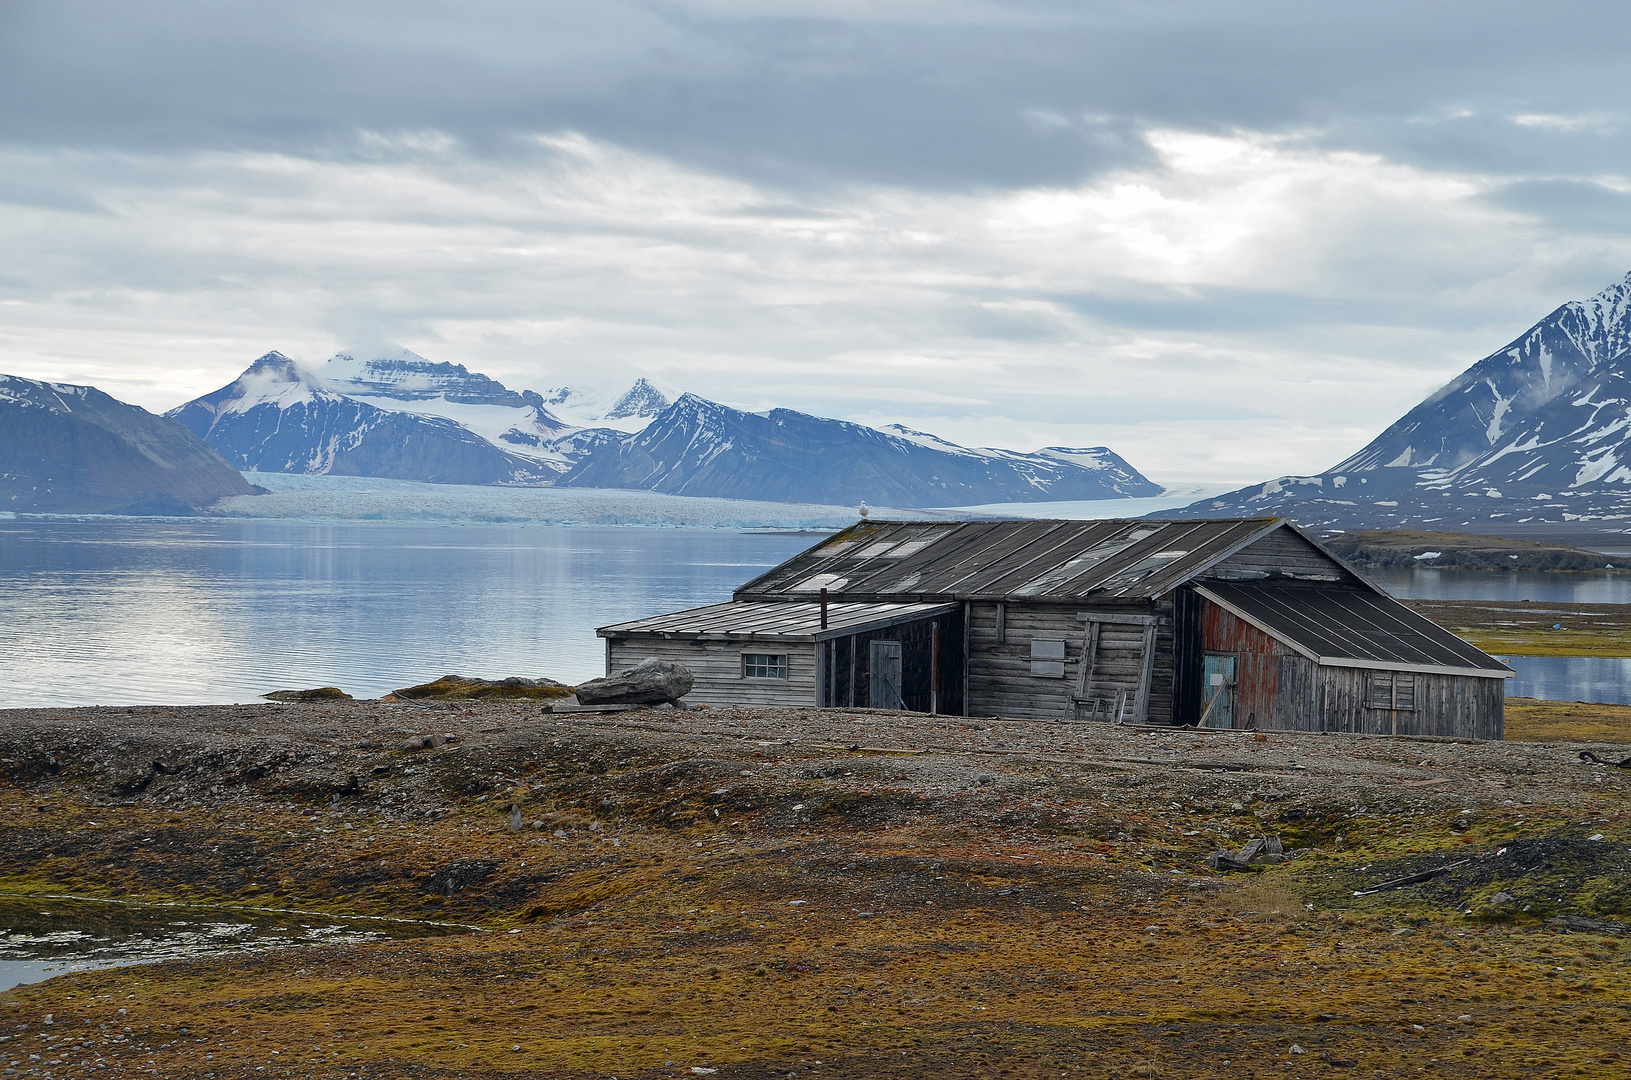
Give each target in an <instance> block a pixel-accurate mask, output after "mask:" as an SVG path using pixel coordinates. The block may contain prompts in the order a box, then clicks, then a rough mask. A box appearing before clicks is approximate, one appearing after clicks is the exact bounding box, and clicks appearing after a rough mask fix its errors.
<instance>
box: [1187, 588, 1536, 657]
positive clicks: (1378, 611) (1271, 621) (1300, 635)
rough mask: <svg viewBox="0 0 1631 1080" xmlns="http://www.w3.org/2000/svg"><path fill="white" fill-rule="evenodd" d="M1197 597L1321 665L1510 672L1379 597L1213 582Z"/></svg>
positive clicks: (1389, 599) (1334, 590) (1357, 592)
mask: <svg viewBox="0 0 1631 1080" xmlns="http://www.w3.org/2000/svg"><path fill="white" fill-rule="evenodd" d="M1198 591H1199V592H1200V593H1201V594H1202V595H1203V596H1206V597H1207V598H1208V599H1212V600H1215V601H1217V602H1218V603H1220V604H1222V605H1223V606H1224V607H1225V608H1228V609H1230V610H1233V611H1234V612H1235V613H1236V614H1238V615H1240V616H1241V617H1242V618H1244V619H1246V621H1247V622H1250V623H1252V624H1253V625H1255V626H1257V627H1258V628H1260V629H1262V630H1264V631H1265V632H1267V633H1269V634H1271V635H1273V636H1274V637H1276V638H1278V639H1280V640H1281V641H1283V642H1285V643H1286V644H1288V645H1290V646H1292V647H1293V648H1295V649H1297V651H1299V652H1301V653H1302V654H1303V655H1305V656H1308V657H1310V658H1313V659H1317V660H1318V661H1320V662H1321V663H1325V664H1331V665H1334V666H1338V667H1341V666H1350V667H1377V668H1393V669H1398V670H1411V669H1414V670H1423V671H1444V672H1457V673H1464V674H1479V675H1489V676H1492V677H1500V678H1504V677H1505V676H1506V675H1507V674H1509V673H1510V672H1511V669H1510V668H1508V667H1507V666H1506V665H1505V664H1503V663H1501V662H1500V661H1499V660H1497V659H1495V658H1494V657H1493V656H1490V655H1489V654H1487V653H1485V652H1484V651H1482V650H1481V649H1479V648H1477V647H1476V646H1474V645H1470V644H1468V643H1467V642H1465V641H1462V640H1461V639H1460V638H1458V637H1456V636H1455V635H1454V634H1452V633H1450V632H1449V631H1448V630H1446V629H1444V628H1443V627H1442V626H1439V625H1438V624H1437V623H1434V622H1432V621H1430V620H1428V619H1425V618H1423V617H1422V616H1420V615H1418V614H1416V613H1415V612H1414V611H1411V610H1410V609H1409V608H1408V607H1406V606H1405V605H1403V604H1401V603H1399V602H1398V601H1397V600H1394V599H1393V598H1392V597H1389V596H1384V595H1380V594H1377V593H1374V592H1367V591H1364V590H1361V589H1347V588H1320V587H1316V586H1310V585H1255V584H1253V585H1242V584H1233V583H1228V582H1221V581H1209V582H1207V583H1206V584H1205V585H1202V586H1200V587H1199V589H1198Z"/></svg>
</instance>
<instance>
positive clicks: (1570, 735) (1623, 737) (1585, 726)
mask: <svg viewBox="0 0 1631 1080" xmlns="http://www.w3.org/2000/svg"><path fill="white" fill-rule="evenodd" d="M1506 737H1507V738H1508V739H1509V740H1513V741H1517V742H1616V743H1631V706H1627V705H1592V704H1588V703H1586V702H1580V701H1540V700H1537V699H1535V698H1507V699H1506Z"/></svg>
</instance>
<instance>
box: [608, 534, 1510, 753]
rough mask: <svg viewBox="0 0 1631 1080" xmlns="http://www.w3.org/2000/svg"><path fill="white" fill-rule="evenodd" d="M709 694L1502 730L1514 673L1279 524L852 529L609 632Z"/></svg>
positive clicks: (1085, 715)
mask: <svg viewBox="0 0 1631 1080" xmlns="http://www.w3.org/2000/svg"><path fill="white" fill-rule="evenodd" d="M597 633H599V635H600V636H601V637H603V638H605V639H606V664H607V670H608V672H610V671H614V670H618V669H621V668H624V667H628V666H631V665H632V664H634V663H638V662H639V661H640V660H642V659H645V658H647V657H651V656H657V657H662V658H664V659H671V660H678V661H680V662H682V663H684V664H686V665H687V666H689V667H690V668H691V669H692V670H693V671H694V672H695V673H696V676H697V685H696V689H695V690H694V691H693V692H692V694H691V698H692V699H693V700H696V701H703V702H719V703H744V704H762V705H817V706H827V707H845V708H867V707H870V708H885V709H907V710H911V711H917V712H935V713H950V714H954V715H966V716H1011V717H1024V718H1035V719H1093V720H1105V721H1111V722H1124V723H1152V724H1180V725H1197V724H1199V725H1204V726H1207V727H1221V728H1229V727H1234V728H1259V729H1265V730H1268V729H1278V730H1297V731H1347V732H1363V733H1370V734H1401V735H1403V734H1422V735H1448V736H1460V737H1471V738H1479V739H1499V738H1501V736H1502V705H1503V701H1504V697H1505V681H1504V680H1505V679H1506V678H1508V677H1509V676H1510V675H1511V674H1512V672H1511V670H1510V669H1509V668H1507V667H1506V666H1505V665H1504V664H1502V663H1500V662H1499V661H1497V660H1496V659H1494V658H1493V657H1491V656H1489V655H1487V654H1485V653H1483V652H1481V651H1480V650H1478V649H1476V648H1474V647H1473V646H1472V645H1469V644H1468V643H1467V642H1465V641H1462V640H1461V639H1460V638H1458V637H1456V636H1455V635H1454V634H1451V633H1450V632H1449V631H1447V630H1445V629H1443V628H1442V627H1440V626H1437V625H1435V624H1434V623H1432V622H1430V621H1428V620H1427V619H1425V618H1423V617H1422V616H1420V615H1418V614H1416V613H1415V612H1413V611H1411V610H1410V609H1409V608H1407V607H1405V606H1404V605H1403V604H1401V603H1399V602H1398V601H1397V600H1394V599H1393V598H1392V597H1390V596H1388V595H1387V594H1386V593H1384V592H1382V591H1381V590H1380V589H1378V588H1376V587H1375V586H1373V585H1371V584H1370V583H1369V582H1367V581H1366V580H1365V579H1364V578H1363V577H1361V576H1360V575H1358V574H1356V573H1354V572H1353V571H1352V570H1350V569H1349V568H1348V567H1347V566H1346V565H1344V564H1343V562H1342V561H1341V560H1340V559H1338V558H1336V557H1335V556H1334V555H1332V554H1331V553H1330V552H1328V551H1326V550H1325V549H1324V548H1323V547H1321V546H1320V545H1319V543H1318V542H1316V541H1315V540H1313V539H1312V538H1311V537H1309V536H1307V535H1306V534H1305V533H1303V532H1302V531H1301V530H1300V529H1298V528H1297V527H1296V526H1295V525H1293V524H1291V523H1290V522H1287V521H1284V520H1282V519H1278V518H1254V519H1226V520H1211V521H973V522H944V521H935V522H881V521H863V522H860V523H858V524H856V525H853V526H851V527H850V528H848V529H845V530H844V531H843V532H840V533H838V534H837V535H835V536H832V537H830V538H829V539H827V540H825V541H823V542H822V543H820V544H817V545H816V546H814V547H812V548H810V549H809V550H808V551H805V552H803V553H802V554H800V555H796V556H794V557H793V558H792V559H789V560H788V561H787V562H785V563H783V564H782V565H780V566H778V567H776V568H775V569H773V570H771V571H769V572H768V573H765V574H763V575H761V576H759V577H757V578H755V579H754V580H752V581H750V582H748V583H747V584H746V585H743V586H742V587H741V588H739V589H738V590H736V593H735V596H734V597H733V599H732V601H731V602H729V603H723V604H714V605H711V606H709V607H703V608H696V609H693V610H691V611H681V612H676V613H675V614H672V615H663V616H658V617H656V618H652V619H641V620H638V621H635V622H627V623H619V624H617V625H615V626H606V627H602V628H601V629H600V630H599V631H597Z"/></svg>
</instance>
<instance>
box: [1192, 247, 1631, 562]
mask: <svg viewBox="0 0 1631 1080" xmlns="http://www.w3.org/2000/svg"><path fill="white" fill-rule="evenodd" d="M1243 514H1248V515H1258V514H1283V515H1285V516H1288V517H1291V518H1292V519H1294V520H1296V521H1297V522H1299V523H1301V524H1303V525H1309V526H1335V527H1340V528H1363V527H1378V528H1380V527H1388V528H1392V527H1399V526H1405V525H1411V526H1421V525H1432V526H1434V527H1436V528H1440V529H1443V528H1450V527H1452V526H1453V527H1461V528H1479V529H1482V530H1497V529H1503V528H1509V527H1511V526H1515V525H1528V524H1531V523H1539V522H1570V523H1574V524H1576V525H1579V526H1581V527H1582V528H1584V529H1589V528H1591V527H1593V525H1594V524H1595V526H1596V527H1605V526H1610V525H1611V523H1613V522H1622V523H1623V522H1624V521H1626V520H1627V519H1628V518H1631V275H1627V277H1626V279H1625V280H1624V281H1622V282H1620V283H1619V284H1617V285H1613V286H1610V287H1609V288H1607V289H1604V290H1603V291H1602V292H1600V293H1598V294H1597V295H1596V296H1594V297H1592V298H1591V299H1590V300H1585V301H1572V302H1570V303H1567V304H1564V305H1563V306H1562V307H1560V308H1558V309H1557V310H1556V311H1554V312H1552V313H1551V314H1550V315H1548V316H1546V318H1544V319H1542V320H1541V321H1540V322H1538V323H1536V324H1535V325H1534V326H1533V327H1531V328H1530V329H1529V330H1528V331H1526V332H1525V333H1524V334H1523V335H1522V336H1521V337H1519V338H1518V339H1517V340H1515V341H1513V342H1511V343H1510V344H1508V345H1506V346H1505V347H1503V348H1501V349H1498V350H1497V351H1495V352H1494V353H1491V354H1490V355H1489V356H1487V357H1485V358H1484V359H1482V360H1480V361H1478V362H1477V363H1476V364H1474V365H1473V366H1472V367H1470V368H1468V369H1467V370H1466V371H1464V372H1462V373H1461V374H1460V375H1458V376H1456V378H1454V379H1453V380H1451V381H1450V383H1449V384H1448V385H1446V386H1445V387H1444V388H1442V389H1441V390H1439V391H1438V392H1436V393H1434V394H1433V395H1431V396H1430V397H1428V398H1427V400H1425V401H1423V402H1422V403H1421V404H1419V405H1417V406H1416V407H1415V408H1413V409H1411V410H1410V411H1409V412H1408V413H1406V414H1405V415H1404V416H1403V417H1401V418H1400V419H1399V420H1398V421H1396V422H1395V423H1394V424H1392V425H1391V426H1390V427H1388V429H1387V430H1386V431H1384V432H1382V434H1380V435H1378V436H1377V437H1376V438H1375V439H1374V440H1372V441H1371V443H1370V444H1369V445H1367V446H1366V447H1365V448H1364V449H1362V450H1360V451H1359V452H1358V453H1357V454H1354V455H1353V456H1352V457H1350V458H1348V459H1347V460H1346V461H1342V462H1340V463H1338V464H1337V465H1335V466H1333V467H1332V468H1330V469H1327V470H1326V471H1325V472H1322V473H1319V474H1317V475H1313V476H1282V477H1279V478H1278V479H1275V480H1271V481H1269V482H1268V483H1266V484H1255V485H1253V486H1251V487H1247V488H1241V489H1240V490H1238V491H1232V492H1229V493H1228V494H1225V495H1220V496H1217V497H1215V498H1211V499H1203V500H1201V501H1200V502H1197V503H1195V504H1193V505H1192V506H1190V507H1188V508H1186V509H1185V510H1182V511H1166V512H1164V513H1163V516H1193V517H1234V516H1239V515H1243ZM1614 527H1623V525H1621V526H1614Z"/></svg>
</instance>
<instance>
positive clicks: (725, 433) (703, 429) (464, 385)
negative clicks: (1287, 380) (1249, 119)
mask: <svg viewBox="0 0 1631 1080" xmlns="http://www.w3.org/2000/svg"><path fill="white" fill-rule="evenodd" d="M552 409H563V410H565V411H564V414H563V415H557V414H556V413H555V412H554V411H552ZM167 415H170V416H172V417H174V418H175V419H177V420H179V421H181V422H182V423H183V424H185V425H187V427H188V428H189V430H192V431H193V432H194V433H195V434H197V435H199V437H201V438H203V439H204V440H205V441H207V442H208V443H210V445H212V446H214V447H216V448H217V449H218V450H219V451H220V452H221V453H222V454H223V455H224V456H225V457H226V458H227V459H228V460H230V461H232V462H233V463H234V464H236V465H238V466H239V467H240V468H244V469H249V470H259V471H267V472H297V473H334V474H337V475H356V476H381V477H387V478H391V479H404V480H430V481H432V482H438V483H461V484H531V485H550V484H556V483H558V484H561V485H563V486H575V487H627V488H632V489H635V490H648V491H660V492H665V493H668V494H695V495H706V496H712V497H725V498H745V499H755V500H773V501H788V502H812V501H813V502H832V501H833V500H834V499H839V500H840V501H847V502H860V501H861V500H862V499H867V500H870V501H872V502H874V503H879V504H890V505H899V506H903V507H914V506H929V505H956V504H963V505H967V504H972V503H991V502H1009V501H1041V500H1065V499H1100V498H1129V497H1136V496H1138V495H1153V494H1159V493H1160V491H1161V488H1160V487H1159V486H1158V485H1156V484H1153V483H1151V482H1150V481H1149V480H1148V479H1146V478H1145V477H1143V476H1142V475H1141V474H1139V473H1138V471H1137V470H1136V469H1134V468H1132V466H1130V465H1128V464H1127V463H1126V462H1125V461H1123V460H1122V459H1121V458H1120V457H1119V456H1117V455H1116V454H1114V453H1113V452H1112V451H1110V450H1109V449H1108V448H1105V447H1089V448H1071V447H1052V448H1049V449H1047V450H1044V451H1041V452H1038V453H1035V454H1026V453H1021V452H1019V451H1013V450H1000V449H992V448H979V447H976V448H970V447H963V446H959V445H957V444H955V443H951V442H949V441H947V440H944V439H940V438H939V437H938V436H933V435H929V434H927V433H925V432H918V431H913V430H912V429H910V428H906V427H904V426H901V425H896V426H895V428H894V429H878V428H872V427H868V426H866V425H863V424H856V423H853V422H850V421H843V420H831V419H827V418H823V417H816V416H811V415H809V414H806V413H800V412H797V411H795V410H792V409H772V410H770V411H769V412H766V413H763V414H760V413H748V412H744V411H742V410H738V409H733V408H731V407H729V406H726V405H722V404H719V403H718V402H713V401H709V400H708V399H705V398H702V397H700V396H698V395H696V394H692V393H680V394H679V395H678V396H677V397H676V399H675V400H673V401H669V399H668V396H667V394H666V393H665V391H664V389H663V388H662V387H659V386H658V385H657V384H655V383H653V382H652V381H651V380H649V379H647V378H644V377H641V378H638V379H636V380H635V381H634V383H633V384H632V385H631V386H630V387H629V388H628V389H627V390H626V391H624V392H622V393H620V394H616V395H615V396H614V395H613V394H611V393H609V392H605V391H604V390H603V389H601V390H597V391H586V392H583V393H578V392H577V391H574V390H573V389H572V388H570V387H557V388H554V389H552V390H551V391H549V392H548V396H545V395H541V394H539V393H537V392H535V391H531V390H523V391H516V390H511V389H509V388H508V387H505V386H504V385H503V384H502V383H499V382H498V381H497V380H494V379H491V378H489V377H488V376H486V375H482V374H480V373H478V372H471V371H469V370H468V369H466V368H465V367H464V366H463V365H458V364H445V363H436V362H433V361H430V360H427V359H425V358H424V357H422V356H419V355H418V354H416V353H412V352H409V351H407V350H400V351H398V352H396V353H394V354H391V355H389V356H383V357H375V358H364V359H359V358H358V357H357V356H355V355H353V354H351V353H340V354H337V355H336V356H335V357H333V358H331V359H330V360H329V361H328V362H327V363H326V364H324V365H322V366H320V367H317V368H314V369H306V368H303V367H301V366H300V365H299V364H296V363H295V362H294V361H293V360H291V359H289V358H288V357H287V356H284V355H283V354H282V353H278V352H276V351H273V352H269V353H267V354H265V355H264V356H262V357H260V358H258V359H257V360H256V361H255V362H254V363H252V364H251V365H250V366H249V367H248V368H247V369H246V370H245V371H244V372H243V373H242V374H241V375H240V376H239V377H238V378H237V379H236V380H234V381H233V382H232V383H229V384H227V385H226V386H223V387H221V388H220V389H218V390H215V391H213V392H211V393H209V394H205V395H203V396H201V397H198V398H195V399H194V400H192V401H190V402H187V403H186V404H184V405H181V406H178V407H177V408H176V409H173V410H171V412H170V413H169V414H167ZM574 421H577V422H576V423H574ZM745 447H751V449H750V450H748V449H744V448H745Z"/></svg>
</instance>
